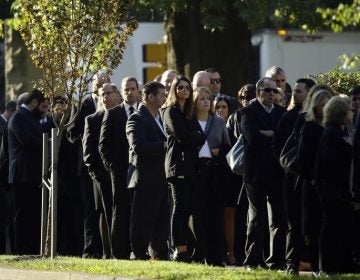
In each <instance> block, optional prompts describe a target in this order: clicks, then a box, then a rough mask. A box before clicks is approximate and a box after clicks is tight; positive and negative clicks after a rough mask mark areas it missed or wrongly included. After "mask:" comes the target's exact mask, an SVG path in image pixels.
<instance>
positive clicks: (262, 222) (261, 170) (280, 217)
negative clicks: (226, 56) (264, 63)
mask: <svg viewBox="0 0 360 280" xmlns="http://www.w3.org/2000/svg"><path fill="white" fill-rule="evenodd" d="M276 91H277V90H276V82H275V80H273V79H271V78H261V79H260V80H259V81H258V82H257V83H256V98H257V100H256V101H254V102H253V103H251V104H250V105H249V106H247V107H244V108H243V109H242V111H241V131H242V133H243V136H244V145H245V166H244V183H245V188H246V193H247V196H248V200H249V211H248V219H249V222H248V229H247V240H246V246H245V252H246V258H245V261H244V265H245V266H248V267H249V268H252V267H258V266H264V265H265V264H266V266H268V267H269V268H270V269H281V268H283V266H284V261H285V256H284V252H285V250H284V249H285V229H286V225H285V214H284V207H283V199H282V187H281V179H282V175H283V174H282V169H281V167H280V164H279V161H278V159H277V158H276V157H275V155H274V151H273V135H274V131H275V129H276V125H277V123H278V121H279V120H280V118H281V116H282V115H283V114H284V113H285V108H283V107H281V106H279V105H277V104H274V100H275V93H276ZM267 203H268V204H269V209H268V216H269V228H270V255H269V256H268V258H267V259H266V261H265V260H264V257H263V252H264V245H265V243H264V239H265V232H266V230H267V229H266V219H267V218H268V217H267V211H266V209H267Z"/></svg>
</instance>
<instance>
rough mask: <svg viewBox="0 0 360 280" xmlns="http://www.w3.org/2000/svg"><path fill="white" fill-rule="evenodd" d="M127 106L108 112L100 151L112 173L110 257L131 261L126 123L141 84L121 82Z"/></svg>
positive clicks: (123, 104) (134, 105) (133, 109)
mask: <svg viewBox="0 0 360 280" xmlns="http://www.w3.org/2000/svg"><path fill="white" fill-rule="evenodd" d="M121 93H122V96H123V99H124V102H123V103H121V104H120V105H119V106H116V107H115V108H112V109H110V110H107V111H106V112H105V114H104V119H103V121H102V125H101V132H100V141H99V151H100V156H101V159H102V160H103V162H104V165H105V167H106V169H107V170H108V171H109V172H110V176H111V185H112V192H113V193H112V195H113V211H112V224H111V246H112V248H111V253H112V256H113V257H114V258H116V259H129V257H130V236H129V225H130V192H129V190H128V189H127V172H128V166H129V144H128V140H127V138H126V132H125V129H126V121H127V119H128V118H129V116H130V115H132V114H133V113H134V112H135V110H137V109H138V103H137V101H138V95H139V86H138V82H137V80H136V79H135V78H133V77H126V78H124V79H123V80H122V82H121Z"/></svg>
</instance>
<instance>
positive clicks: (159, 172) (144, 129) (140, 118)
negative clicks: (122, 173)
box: [126, 105, 167, 191]
mask: <svg viewBox="0 0 360 280" xmlns="http://www.w3.org/2000/svg"><path fill="white" fill-rule="evenodd" d="M126 135H127V139H128V142H129V163H130V166H129V175H128V180H129V182H128V187H129V188H136V189H144V190H150V191H156V190H159V191H160V190H166V189H167V183H166V177H165V167H164V159H165V148H166V137H165V134H164V132H163V131H162V130H161V129H160V127H159V125H158V124H157V123H156V121H155V119H154V117H153V116H152V115H151V113H150V112H149V110H148V109H147V108H146V106H144V105H142V106H141V107H140V109H139V111H137V112H135V113H134V114H132V115H131V116H130V117H129V119H128V121H127V124H126Z"/></svg>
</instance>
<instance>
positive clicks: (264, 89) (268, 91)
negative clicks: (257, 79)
mask: <svg viewBox="0 0 360 280" xmlns="http://www.w3.org/2000/svg"><path fill="white" fill-rule="evenodd" d="M260 90H262V91H265V92H266V93H270V92H273V93H278V92H279V91H278V90H277V89H276V88H261V89H260Z"/></svg>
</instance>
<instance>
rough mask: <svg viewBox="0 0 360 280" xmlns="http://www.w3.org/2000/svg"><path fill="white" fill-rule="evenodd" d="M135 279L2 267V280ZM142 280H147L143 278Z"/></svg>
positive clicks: (0, 268)
mask: <svg viewBox="0 0 360 280" xmlns="http://www.w3.org/2000/svg"><path fill="white" fill-rule="evenodd" d="M137 279H140V278H134V277H118V276H106V275H93V274H88V273H82V272H70V271H43V270H30V269H21V268H5V267H0V280H137ZM141 280H146V279H144V278H141Z"/></svg>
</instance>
